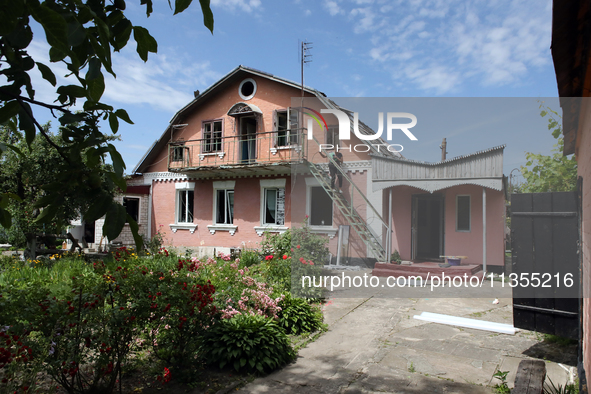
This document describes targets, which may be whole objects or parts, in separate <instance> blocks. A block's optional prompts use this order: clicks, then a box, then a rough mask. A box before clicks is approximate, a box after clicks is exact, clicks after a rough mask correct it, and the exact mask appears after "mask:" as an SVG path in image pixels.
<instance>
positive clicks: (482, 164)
mask: <svg viewBox="0 0 591 394" xmlns="http://www.w3.org/2000/svg"><path fill="white" fill-rule="evenodd" d="M504 149H505V145H501V146H497V147H494V148H491V149H487V150H485V151H480V152H476V153H472V154H470V155H466V156H460V157H456V158H453V159H450V160H445V161H442V162H439V163H425V162H419V161H412V160H405V159H390V158H384V157H377V156H373V157H372V184H373V191H378V190H382V189H386V188H389V187H394V186H412V187H416V188H418V189H421V190H425V191H428V192H430V193H433V192H435V191H437V190H442V189H447V188H448V187H452V186H458V185H478V186H483V187H487V188H489V189H495V190H499V191H500V190H503V150H504Z"/></svg>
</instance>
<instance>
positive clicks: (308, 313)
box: [279, 293, 323, 335]
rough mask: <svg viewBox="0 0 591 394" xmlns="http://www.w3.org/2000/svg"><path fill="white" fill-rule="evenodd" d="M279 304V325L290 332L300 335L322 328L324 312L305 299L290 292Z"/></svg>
mask: <svg viewBox="0 0 591 394" xmlns="http://www.w3.org/2000/svg"><path fill="white" fill-rule="evenodd" d="M279 306H280V307H281V311H280V312H279V325H280V326H281V327H283V329H284V330H285V331H286V332H287V333H288V334H293V335H299V334H302V333H308V332H313V331H317V330H320V329H322V327H323V324H322V312H321V311H320V310H319V309H318V308H316V307H313V306H312V305H310V304H309V303H308V301H306V300H305V299H303V298H296V297H293V296H291V294H289V293H288V294H287V295H286V296H285V298H284V299H283V300H282V301H281V302H280V303H279Z"/></svg>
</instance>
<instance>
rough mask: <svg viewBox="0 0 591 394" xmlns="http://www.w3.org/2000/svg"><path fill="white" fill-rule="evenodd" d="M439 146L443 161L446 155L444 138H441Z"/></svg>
mask: <svg viewBox="0 0 591 394" xmlns="http://www.w3.org/2000/svg"><path fill="white" fill-rule="evenodd" d="M439 148H440V149H441V161H445V157H446V155H447V151H446V149H447V141H446V139H445V138H444V139H443V142H441V145H440V146H439Z"/></svg>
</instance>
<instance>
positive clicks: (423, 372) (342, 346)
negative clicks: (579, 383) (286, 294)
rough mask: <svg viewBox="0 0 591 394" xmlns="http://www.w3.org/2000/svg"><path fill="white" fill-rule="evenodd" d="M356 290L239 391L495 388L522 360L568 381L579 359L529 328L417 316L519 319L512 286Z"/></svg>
mask: <svg viewBox="0 0 591 394" xmlns="http://www.w3.org/2000/svg"><path fill="white" fill-rule="evenodd" d="M352 294H354V295H355V298H349V297H347V296H348V293H347V290H340V291H336V292H334V293H333V294H332V297H331V298H330V299H329V300H328V302H327V303H326V304H325V305H324V312H325V322H326V323H327V324H328V326H329V330H328V332H326V333H324V334H323V335H322V336H321V337H320V338H318V339H317V340H316V341H315V342H313V343H311V344H309V345H308V346H307V347H306V348H304V349H301V350H300V352H299V356H298V359H297V360H296V361H295V362H294V363H292V364H290V365H288V366H286V367H285V368H283V369H281V370H279V371H277V372H275V373H272V374H270V375H268V376H265V377H261V378H257V379H255V380H254V381H253V382H251V383H249V384H247V385H245V386H244V387H242V388H241V389H240V390H239V391H238V392H240V393H278V392H281V393H378V392H379V393H458V394H459V393H465V394H468V393H470V394H479V393H493V392H494V389H493V386H494V385H495V384H497V383H500V381H498V380H497V379H496V378H494V377H493V375H494V373H495V372H496V371H497V370H501V371H509V374H508V378H507V381H508V384H509V387H512V386H513V381H514V379H515V372H516V370H517V366H518V364H519V362H520V361H521V360H522V359H527V358H541V359H546V361H547V363H546V368H547V373H548V376H549V377H550V378H551V379H552V381H553V382H554V383H555V384H557V383H559V384H562V385H564V384H565V383H566V382H567V380H568V373H567V371H566V370H565V369H570V367H574V366H575V365H576V344H574V345H562V346H561V345H558V344H548V343H547V342H544V341H543V340H542V339H543V336H542V335H539V334H536V333H534V332H530V331H522V330H519V331H518V332H517V333H516V334H515V335H507V334H498V333H494V332H488V331H481V330H475V329H468V328H459V327H453V326H449V325H443V324H437V323H429V322H425V321H421V320H417V319H414V318H413V316H414V315H419V314H420V313H421V312H423V311H424V312H434V313H441V314H448V315H453V316H461V317H468V318H474V319H480V320H486V321H492V322H499V323H506V324H513V318H512V304H511V302H512V300H511V289H509V288H504V289H500V288H497V289H495V291H494V295H492V294H491V295H490V296H489V294H486V295H485V296H484V298H474V297H464V298H450V297H451V295H450V296H447V297H446V298H433V297H431V298H392V297H391V296H389V297H385V296H384V294H385V293H380V292H374V293H373V294H365V295H364V294H363V292H353V293H352ZM495 298H498V299H499V303H498V304H493V303H492V302H493V300H494V299H495ZM560 364H562V366H561V365H560Z"/></svg>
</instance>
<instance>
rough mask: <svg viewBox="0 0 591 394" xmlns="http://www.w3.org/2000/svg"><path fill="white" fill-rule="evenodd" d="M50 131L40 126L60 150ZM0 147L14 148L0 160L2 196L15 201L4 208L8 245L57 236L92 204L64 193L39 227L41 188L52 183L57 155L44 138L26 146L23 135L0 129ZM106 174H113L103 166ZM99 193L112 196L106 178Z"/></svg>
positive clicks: (57, 138) (111, 185)
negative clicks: (7, 217)
mask: <svg viewBox="0 0 591 394" xmlns="http://www.w3.org/2000/svg"><path fill="white" fill-rule="evenodd" d="M12 124H13V123H12ZM49 128H50V124H49V123H48V124H46V125H44V126H43V129H44V131H45V133H46V134H47V135H48V136H49V139H50V140H51V141H52V143H53V144H54V145H56V146H59V147H61V146H63V145H64V144H65V142H64V140H63V138H62V135H61V134H59V133H58V134H52V133H51V132H50V131H49ZM112 138H113V137H111V139H112ZM0 143H4V144H10V145H11V146H12V147H14V148H16V149H15V150H10V151H8V152H6V153H5V154H4V156H3V157H2V159H0V184H1V185H2V187H3V189H4V190H5V192H7V193H10V194H11V195H12V196H15V197H16V198H15V199H13V200H12V201H10V203H9V204H8V206H7V207H6V209H7V211H8V212H9V213H10V215H11V217H12V225H11V227H10V228H9V229H8V231H7V237H8V239H7V242H9V243H10V244H12V245H14V246H19V247H20V246H24V244H25V242H26V234H29V233H40V232H46V233H52V234H54V233H59V231H60V230H61V229H62V228H63V227H64V226H66V225H68V223H69V222H70V221H71V220H73V219H76V218H78V217H79V216H80V212H84V211H86V210H87V209H88V207H89V205H90V203H91V201H88V200H84V199H83V198H81V196H80V194H79V193H78V192H77V190H73V189H68V190H69V193H64V200H63V203H62V204H61V205H60V207H59V209H58V210H57V211H56V213H55V215H54V217H53V218H52V219H51V220H49V221H45V222H43V223H39V222H38V221H37V220H36V219H37V218H38V217H39V215H40V214H41V210H40V209H39V208H38V201H39V200H40V199H42V198H43V197H44V196H45V191H44V189H43V187H44V185H47V184H49V183H51V182H53V179H54V177H55V173H54V169H53V166H54V163H55V162H58V161H59V160H60V156H59V153H58V152H57V150H55V149H54V148H53V146H52V145H50V144H49V143H48V142H47V140H46V139H44V138H35V139H34V140H33V142H32V143H31V144H30V145H28V144H27V143H26V141H25V138H24V135H23V134H21V133H19V132H18V131H16V132H15V131H14V130H11V129H10V128H9V127H2V126H0ZM17 152H18V153H17ZM109 170H112V169H111V168H110V166H108V165H104V168H103V171H104V172H107V171H109ZM101 189H102V192H104V193H105V194H108V195H110V196H111V198H112V197H113V195H114V194H115V185H114V183H113V182H112V181H111V180H110V179H109V178H108V177H103V178H102V179H101Z"/></svg>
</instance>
